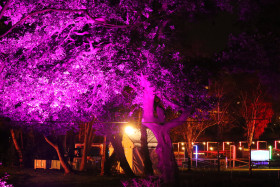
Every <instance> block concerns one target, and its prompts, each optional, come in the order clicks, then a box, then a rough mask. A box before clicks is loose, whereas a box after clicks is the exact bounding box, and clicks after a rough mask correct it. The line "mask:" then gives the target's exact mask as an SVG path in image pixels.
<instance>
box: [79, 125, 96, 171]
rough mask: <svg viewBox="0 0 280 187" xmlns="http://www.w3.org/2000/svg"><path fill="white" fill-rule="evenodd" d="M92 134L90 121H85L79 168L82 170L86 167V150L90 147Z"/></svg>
mask: <svg viewBox="0 0 280 187" xmlns="http://www.w3.org/2000/svg"><path fill="white" fill-rule="evenodd" d="M93 134H94V129H93V128H92V123H91V122H90V123H85V129H84V149H83V153H82V161H81V165H80V168H79V170H80V171H84V170H85V169H86V164H87V155H88V151H89V149H90V148H91V144H92V141H93V137H94V136H93Z"/></svg>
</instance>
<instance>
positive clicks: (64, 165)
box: [44, 136, 71, 174]
mask: <svg viewBox="0 0 280 187" xmlns="http://www.w3.org/2000/svg"><path fill="white" fill-rule="evenodd" d="M44 138H45V140H46V142H48V144H50V145H51V146H52V147H53V148H54V149H55V151H56V153H57V155H58V158H59V161H60V164H61V166H62V168H63V169H64V173H65V174H69V173H71V168H70V166H69V164H68V163H67V162H66V161H65V158H64V156H63V155H62V154H61V151H60V149H59V147H58V145H56V144H54V143H53V142H51V141H50V140H49V139H48V138H47V137H46V136H44Z"/></svg>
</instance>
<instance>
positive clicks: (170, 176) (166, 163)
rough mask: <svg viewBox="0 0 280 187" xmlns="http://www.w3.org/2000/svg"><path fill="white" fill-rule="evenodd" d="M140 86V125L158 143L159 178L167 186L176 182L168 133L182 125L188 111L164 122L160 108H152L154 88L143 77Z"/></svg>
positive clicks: (174, 164)
mask: <svg viewBox="0 0 280 187" xmlns="http://www.w3.org/2000/svg"><path fill="white" fill-rule="evenodd" d="M141 86H143V87H144V93H143V120H142V123H143V124H144V125H145V126H146V127H148V128H149V129H151V130H152V132H153V133H154V134H155V136H156V139H157V141H158V146H157V148H156V152H157V155H158V169H159V170H160V172H161V178H162V179H163V180H164V182H165V183H167V184H173V185H175V184H174V183H176V182H178V180H176V179H178V167H177V163H176V160H175V156H174V153H173V146H172V142H171V139H170V135H169V132H170V130H171V129H172V128H174V127H177V126H179V125H182V124H183V123H184V121H185V120H186V119H187V117H189V115H190V109H188V110H184V111H183V114H181V115H180V116H179V117H178V118H176V119H174V120H171V121H168V122H166V121H165V115H164V111H163V109H162V108H160V107H155V108H154V98H155V93H154V88H153V87H152V86H151V83H150V82H149V81H148V80H147V78H146V77H145V76H143V75H142V76H141ZM154 109H156V110H157V117H155V116H154Z"/></svg>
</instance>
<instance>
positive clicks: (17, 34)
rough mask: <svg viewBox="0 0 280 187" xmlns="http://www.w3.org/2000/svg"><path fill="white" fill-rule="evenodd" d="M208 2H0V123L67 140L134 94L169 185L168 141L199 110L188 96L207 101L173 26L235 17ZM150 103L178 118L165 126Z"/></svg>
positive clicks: (162, 116) (171, 161) (160, 113)
mask: <svg viewBox="0 0 280 187" xmlns="http://www.w3.org/2000/svg"><path fill="white" fill-rule="evenodd" d="M214 2H215V3H213V4H212V3H206V1H205V2H204V1H203V0H201V1H195V2H194V1H191V0H190V1H179V0H178V1H172V2H171V1H161V0H158V1H157V0H155V1H138V0H127V1H125V0H124V1H85V0H69V1H50V0H40V1H36V2H35V1H28V0H22V1H18V0H7V1H5V4H3V3H2V4H1V12H0V19H1V18H2V19H1V24H3V25H5V26H4V27H3V28H5V31H4V32H2V33H3V34H2V35H1V36H0V38H1V41H0V55H1V59H0V61H1V67H0V70H1V71H2V69H3V68H4V69H3V71H2V72H1V101H0V107H1V108H0V110H1V111H0V112H1V115H3V116H6V117H9V118H11V119H12V120H13V121H17V122H20V123H19V124H27V125H30V126H33V127H36V128H37V129H38V130H40V131H41V132H43V133H45V134H50V133H51V132H55V133H56V134H60V133H65V132H66V131H67V130H69V129H73V128H74V129H76V128H77V122H81V121H82V122H89V121H91V120H92V119H93V118H94V117H96V118H97V119H98V117H99V116H102V113H103V111H104V110H105V109H104V107H103V106H104V104H105V103H106V102H110V100H111V99H112V98H115V96H116V95H118V94H119V93H120V92H121V91H122V90H123V87H124V86H130V87H131V88H133V89H134V90H135V91H136V93H137V95H136V97H135V99H134V102H135V103H140V104H141V105H142V107H143V124H144V125H145V126H147V127H148V128H150V129H151V130H152V131H153V133H154V134H155V135H156V138H157V140H158V147H157V153H158V157H159V169H160V171H161V174H162V177H163V179H164V181H165V182H172V181H174V180H175V176H176V173H177V172H176V170H177V169H176V163H175V159H174V155H173V153H172V144H171V141H170V137H169V131H170V129H172V128H174V127H175V126H178V125H181V124H182V123H183V121H185V119H186V118H187V117H191V116H192V115H195V113H196V112H198V111H199V110H200V108H201V107H200V106H199V105H193V104H195V103H196V101H197V100H195V99H193V102H184V101H186V100H188V99H186V96H188V97H189V98H202V99H201V100H202V101H203V100H204V98H205V95H204V93H199V91H200V90H203V89H195V86H194V85H197V81H196V79H195V77H186V76H185V75H184V73H187V74H188V73H189V72H192V71H193V70H192V69H184V66H183V63H182V61H180V59H181V58H180V53H178V52H177V51H174V50H173V48H172V47H170V45H167V44H170V42H171V41H172V37H171V36H172V35H173V31H174V29H176V26H177V25H176V21H175V20H177V18H178V17H181V18H184V19H181V20H185V18H186V19H187V20H193V17H194V15H196V13H209V11H208V9H209V8H210V9H211V10H214V12H215V11H216V10H218V9H222V10H229V11H230V10H231V8H230V3H229V1H225V2H220V1H217V4H216V1H214ZM213 7H214V8H213ZM210 12H211V11H210ZM175 14H176V15H177V16H178V17H176V19H174V17H173V16H174V15H175ZM167 46H169V47H167ZM194 76H195V75H194ZM198 87H199V86H198ZM189 88H192V89H189ZM193 88H194V89H193ZM178 89H179V90H178ZM155 95H157V96H159V97H160V99H161V100H162V101H163V103H164V105H165V106H167V105H171V106H172V107H175V108H176V109H177V110H181V111H182V115H181V116H179V117H178V118H177V119H174V120H173V121H166V120H165V114H164V112H163V109H162V108H161V107H158V106H156V107H154V97H155ZM182 101H183V102H182ZM174 103H176V104H175V105H174ZM199 103H200V102H199ZM194 108H195V109H194ZM154 110H156V111H157V112H156V114H157V115H156V116H154V115H153V114H154ZM46 141H48V142H49V143H50V144H51V145H52V146H53V147H54V148H55V149H56V150H57V152H58V154H59V148H58V147H57V146H56V145H55V144H53V143H52V142H51V141H50V140H49V139H48V138H47V137H46Z"/></svg>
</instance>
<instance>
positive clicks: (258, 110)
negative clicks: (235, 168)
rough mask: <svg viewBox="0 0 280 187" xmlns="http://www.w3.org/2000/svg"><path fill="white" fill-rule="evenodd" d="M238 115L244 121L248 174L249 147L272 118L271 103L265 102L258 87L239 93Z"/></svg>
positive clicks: (263, 95) (262, 92)
mask: <svg viewBox="0 0 280 187" xmlns="http://www.w3.org/2000/svg"><path fill="white" fill-rule="evenodd" d="M239 112H240V115H241V116H242V118H243V119H244V122H245V126H244V129H245V130H246V134H245V137H246V138H247V143H248V147H249V148H250V151H249V173H250V174H251V173H252V168H251V145H252V141H253V138H255V139H258V138H259V136H260V135H261V134H262V133H263V132H264V129H265V127H266V126H267V125H268V123H269V122H270V120H271V118H272V116H273V110H272V106H271V103H268V102H266V100H265V94H264V91H263V90H262V89H261V87H260V85H258V86H257V87H256V88H255V89H252V88H251V90H250V92H248V91H247V92H245V91H241V92H240V111H239Z"/></svg>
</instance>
